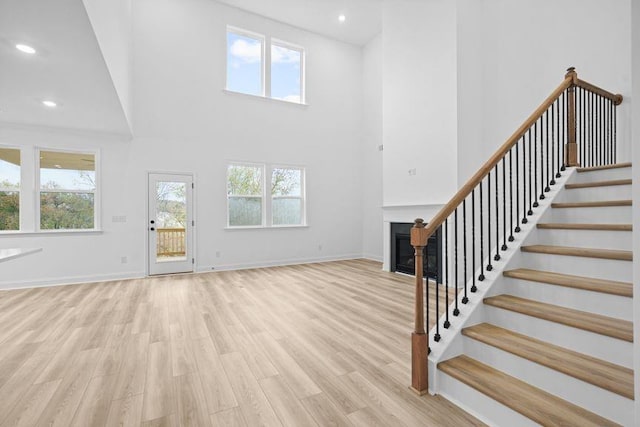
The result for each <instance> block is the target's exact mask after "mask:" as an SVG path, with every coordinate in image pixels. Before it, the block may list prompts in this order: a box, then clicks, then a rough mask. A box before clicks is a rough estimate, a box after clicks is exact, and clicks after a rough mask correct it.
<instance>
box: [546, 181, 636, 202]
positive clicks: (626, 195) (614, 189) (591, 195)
mask: <svg viewBox="0 0 640 427" xmlns="http://www.w3.org/2000/svg"><path fill="white" fill-rule="evenodd" d="M631 198H632V196H631V185H611V186H606V187H589V188H574V189H567V190H566V191H563V192H562V194H560V195H559V196H558V198H557V199H556V200H555V201H557V202H594V201H600V200H631Z"/></svg>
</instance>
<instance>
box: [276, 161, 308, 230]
mask: <svg viewBox="0 0 640 427" xmlns="http://www.w3.org/2000/svg"><path fill="white" fill-rule="evenodd" d="M303 180H304V170H303V169H301V168H280V167H274V168H273V169H272V171H271V222H272V224H273V225H303V224H304V194H303V189H304V181H303Z"/></svg>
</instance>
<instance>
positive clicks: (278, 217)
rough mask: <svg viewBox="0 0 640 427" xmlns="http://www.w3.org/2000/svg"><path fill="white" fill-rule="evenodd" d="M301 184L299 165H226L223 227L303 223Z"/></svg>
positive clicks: (302, 181)
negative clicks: (226, 208) (224, 221)
mask: <svg viewBox="0 0 640 427" xmlns="http://www.w3.org/2000/svg"><path fill="white" fill-rule="evenodd" d="M304 187H305V182H304V168H302V167H284V166H270V165H264V164H259V165H257V164H240V163H236V164H230V165H229V166H228V168H227V206H228V222H227V226H229V227H264V226H266V227H271V226H275V227H277V226H295V225H298V226H300V225H305V224H306V221H305V190H304ZM267 189H270V193H267ZM267 194H269V196H267Z"/></svg>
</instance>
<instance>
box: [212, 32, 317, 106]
mask: <svg viewBox="0 0 640 427" xmlns="http://www.w3.org/2000/svg"><path fill="white" fill-rule="evenodd" d="M229 33H232V34H235V35H238V36H240V37H246V38H250V39H254V40H259V41H260V42H261V52H260V54H261V56H260V61H261V62H260V66H261V67H260V68H261V72H260V80H261V85H262V87H261V91H260V92H261V94H260V95H255V94H251V93H244V92H238V91H234V90H231V89H229V84H228V80H229ZM225 40H226V46H225V51H226V55H225V59H224V64H225V70H224V73H225V85H224V87H225V89H223V91H224V92H227V93H235V94H240V95H248V96H252V97H256V98H264V99H271V100H274V101H280V102H286V103H288V104H294V105H296V104H297V105H307V104H306V51H305V48H304V47H302V46H300V45H298V44H295V43H291V42H287V41H284V40H281V39H278V38H273V37H271V36H269V35H264V34H260V33H257V32H254V31H249V30H245V29H243V28H239V27H235V26H233V25H227V27H226V31H225ZM273 46H277V47H282V48H285V49H289V50H294V51H297V52H299V53H300V75H299V80H300V87H299V90H300V102H293V101H287V100H284V99H279V98H273V97H272V94H271V86H272V81H271V69H272V64H271V59H272V58H271V49H272V47H273Z"/></svg>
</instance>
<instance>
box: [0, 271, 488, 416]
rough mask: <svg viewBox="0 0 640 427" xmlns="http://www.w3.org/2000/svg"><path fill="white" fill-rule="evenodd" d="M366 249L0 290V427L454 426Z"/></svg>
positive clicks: (408, 296)
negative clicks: (432, 392)
mask: <svg viewBox="0 0 640 427" xmlns="http://www.w3.org/2000/svg"><path fill="white" fill-rule="evenodd" d="M412 283H413V281H412V278H409V277H403V276H400V275H396V274H390V273H383V272H381V271H380V264H378V263H374V262H371V261H365V260H355V261H342V262H332V263H322V264H309V265H298V266H291V267H275V268H267V269H255V270H244V271H233V272H217V273H205V274H195V275H183V276H170V277H159V278H149V279H140V280H130V281H118V282H107V283H97V284H85V285H73V286H60V287H51V288H39V289H28V290H16V291H5V292H1V293H0V325H2V327H1V328H0V426H2V427H5V426H31V425H36V426H44V425H46V426H58V425H59V426H83V427H84V426H104V425H107V426H129V425H131V426H164V425H166V426H177V425H183V426H187V425H193V426H208V425H213V426H258V425H267V426H271V425H277V426H279V425H289V426H316V425H317V426H328V425H345V426H351V425H355V426H376V425H380V426H402V425H407V426H469V425H481V423H479V422H478V421H477V420H475V419H474V418H473V417H471V416H470V415H468V414H466V413H465V412H463V411H461V410H460V409H458V408H457V407H455V406H454V405H452V404H451V403H449V402H448V401H447V400H445V399H443V398H441V397H431V396H424V397H418V396H416V395H414V394H413V393H412V392H411V391H409V389H408V387H407V386H408V384H409V383H410V376H409V374H410V372H409V362H410V360H409V359H410V358H409V354H410V353H409V350H410V348H409V335H410V332H411V329H412V325H411V323H412V317H413V315H412V313H411V310H412V307H413V302H412V295H413V286H412Z"/></svg>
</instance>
